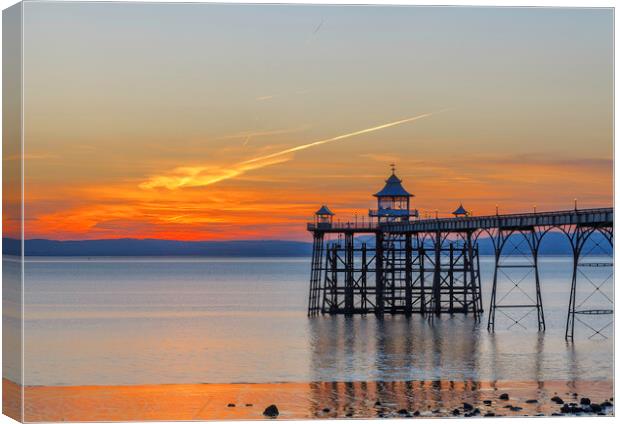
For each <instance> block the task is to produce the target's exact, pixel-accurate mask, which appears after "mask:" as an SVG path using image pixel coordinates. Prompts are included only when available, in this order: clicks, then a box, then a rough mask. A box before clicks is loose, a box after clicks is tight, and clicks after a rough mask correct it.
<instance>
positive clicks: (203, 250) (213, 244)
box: [2, 232, 612, 257]
mask: <svg viewBox="0 0 620 424" xmlns="http://www.w3.org/2000/svg"><path fill="white" fill-rule="evenodd" d="M358 241H366V242H367V243H368V246H369V247H373V242H374V240H373V239H372V238H367V237H360V238H359V239H358ZM522 241H523V240H522V239H520V237H519V236H518V235H515V236H513V237H511V239H510V242H509V243H508V244H507V247H506V249H505V251H504V253H505V254H515V253H514V249H512V248H511V246H512V245H518V244H519V243H520V242H522ZM591 241H592V242H593V243H600V245H601V247H602V249H601V248H598V249H595V250H594V252H596V253H604V254H609V253H611V252H612V249H611V247H610V246H609V244H608V243H607V241H605V240H604V238H603V237H602V236H601V235H600V234H598V233H597V234H594V235H593V236H592V238H591ZM521 244H522V246H525V242H524V241H523V243H521ZM478 246H479V252H480V254H481V255H493V244H492V242H491V240H490V239H489V238H481V239H479V240H478ZM25 248H26V256H207V257H304V256H310V255H311V254H312V244H311V243H309V242H301V241H287V240H239V241H175V240H158V239H106V240H79V241H58V240H44V239H32V240H26V243H25ZM19 249H20V242H19V240H16V239H10V238H4V239H3V240H2V251H3V253H4V254H9V255H16V254H18V252H19ZM540 254H541V255H571V254H572V251H571V248H570V244H569V243H568V240H567V239H566V236H565V235H564V234H561V233H556V232H551V233H549V234H547V235H546V236H545V238H544V239H543V242H542V244H541V247H540Z"/></svg>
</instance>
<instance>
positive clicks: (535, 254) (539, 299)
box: [531, 230, 545, 331]
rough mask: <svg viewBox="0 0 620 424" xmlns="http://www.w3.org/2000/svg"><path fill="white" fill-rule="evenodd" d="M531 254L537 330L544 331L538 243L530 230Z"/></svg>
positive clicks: (533, 232)
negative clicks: (532, 258) (534, 280)
mask: <svg viewBox="0 0 620 424" xmlns="http://www.w3.org/2000/svg"><path fill="white" fill-rule="evenodd" d="M531 237H532V256H533V257H534V277H535V278H536V314H537V317H538V331H545V312H544V311H543V303H542V294H541V292H540V275H539V273H538V247H539V245H540V243H539V240H538V237H537V236H536V232H535V231H534V230H532V234H531Z"/></svg>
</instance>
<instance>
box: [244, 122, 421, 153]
mask: <svg viewBox="0 0 620 424" xmlns="http://www.w3.org/2000/svg"><path fill="white" fill-rule="evenodd" d="M431 115H433V113H430V112H429V113H424V114H422V115H418V116H414V117H412V118H407V119H401V120H400V121H394V122H390V123H387V124H383V125H378V126H376V127H372V128H366V129H363V130H359V131H354V132H351V133H348V134H342V135H338V136H336V137H331V138H326V139H324V140H319V141H314V142H312V143H308V144H302V145H301V146H296V147H291V148H290V149H285V150H281V151H279V152H276V153H271V154H269V155H265V156H259V157H256V158H253V159H249V160H246V161H244V162H241V164H246V163H253V162H259V161H262V160H266V159H272V158H275V157H278V156H282V155H287V154H290V153H295V152H299V151H301V150H306V149H309V148H311V147H316V146H320V145H321V144H326V143H331V142H332V141H338V140H344V139H345V138H351V137H355V136H358V135H362V134H366V133H370V132H374V131H379V130H383V129H385V128H390V127H395V126H396V125H402V124H406V123H407V122H413V121H417V120H418V119H422V118H427V117H429V116H431Z"/></svg>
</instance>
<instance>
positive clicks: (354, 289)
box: [307, 167, 613, 340]
mask: <svg viewBox="0 0 620 424" xmlns="http://www.w3.org/2000/svg"><path fill="white" fill-rule="evenodd" d="M374 196H375V197H376V199H377V208H376V209H372V210H369V217H368V219H367V220H364V221H362V222H359V221H358V220H357V219H356V220H355V221H354V222H333V217H334V213H333V212H332V211H331V210H330V209H329V207H327V206H325V205H324V206H322V207H321V208H320V209H319V210H318V211H317V212H316V213H315V219H314V221H313V222H311V223H308V225H307V229H308V231H310V232H311V233H312V235H313V249H312V270H311V276H310V288H309V296H308V315H309V316H316V315H318V314H344V315H354V314H376V315H383V314H405V315H411V314H423V315H425V316H428V317H429V318H432V317H433V316H438V315H441V314H464V315H470V316H471V317H472V318H473V319H477V320H480V319H481V317H482V313H483V312H484V310H483V299H482V294H481V277H480V261H479V247H478V240H479V238H480V237H485V238H488V239H490V240H491V242H492V245H493V255H494V258H495V264H494V273H493V283H492V291H491V298H490V299H489V300H488V318H487V322H486V323H487V329H488V330H489V331H494V330H495V325H496V318H497V316H498V313H499V314H501V315H502V316H503V317H505V318H506V319H508V321H509V322H510V323H511V324H510V327H509V328H512V327H514V326H523V325H522V321H523V319H524V318H525V317H527V316H529V315H530V314H535V316H536V322H537V329H538V331H544V330H545V315H544V308H543V299H542V295H541V284H542V282H541V279H540V274H539V250H540V245H541V242H542V241H543V239H544V237H545V236H546V235H547V234H549V233H551V232H559V233H562V234H564V235H565V236H566V238H567V240H568V242H569V244H570V247H571V250H572V258H573V267H572V279H571V281H569V282H567V290H568V287H570V294H569V296H568V298H569V304H568V305H567V317H566V329H565V338H566V339H567V340H572V339H573V337H574V334H575V322H580V323H581V324H583V325H584V326H585V327H586V328H588V329H589V330H590V331H591V333H592V336H594V335H602V331H603V330H604V329H605V328H607V327H609V326H610V325H612V323H613V299H611V298H610V297H608V296H607V295H605V294H604V293H603V292H602V291H601V287H602V286H603V285H604V284H607V283H609V282H610V281H611V283H612V284H613V257H612V256H610V255H609V254H608V253H607V254H604V253H603V254H601V252H608V251H609V250H610V249H613V208H597V209H577V206H576V204H575V208H574V209H571V210H561V211H549V212H535V213H523V214H499V213H496V214H495V215H488V216H471V214H470V213H469V212H468V211H467V210H466V209H465V208H464V207H463V205H460V206H459V207H458V208H457V209H456V210H455V211H454V212H453V216H454V217H453V218H438V217H436V218H435V219H420V218H419V214H418V212H417V211H416V210H415V209H412V208H411V198H412V197H413V195H412V194H410V193H409V192H407V190H406V189H405V188H404V187H403V185H402V180H400V179H399V178H398V177H397V176H396V173H395V169H394V167H392V174H391V175H390V176H389V178H388V179H387V180H386V182H385V186H384V188H383V189H382V190H381V191H379V192H377V193H376V194H375V195H374ZM595 235H596V236H595ZM603 244H608V245H607V246H604V245H603ZM515 257H518V258H521V259H523V258H525V260H521V261H515V260H514V258H515ZM601 270H603V277H600V275H601ZM595 274H596V275H595ZM526 277H527V278H531V279H533V282H534V284H533V287H531V288H529V289H526V288H524V287H523V281H524V280H525V278H526ZM596 278H599V281H596ZM500 290H502V291H503V292H504V293H503V295H501V296H499V295H498V293H499V291H500ZM578 290H582V291H583V290H590V292H589V293H590V294H589V295H585V296H583V299H580V300H578V299H577V292H578ZM594 294H602V295H603V297H604V298H606V299H607V300H608V302H607V303H608V305H607V306H605V307H600V305H599V306H596V307H589V306H588V300H590V299H591V298H592V296H593V295H594ZM600 315H609V316H610V319H611V321H610V322H609V323H606V324H602V325H601V324H600V323H599V324H593V323H592V322H590V321H588V317H593V316H600Z"/></svg>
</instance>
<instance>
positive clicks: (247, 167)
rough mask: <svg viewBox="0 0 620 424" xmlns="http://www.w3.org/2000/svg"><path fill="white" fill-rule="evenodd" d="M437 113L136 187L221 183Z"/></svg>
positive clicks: (184, 172)
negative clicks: (294, 156)
mask: <svg viewBox="0 0 620 424" xmlns="http://www.w3.org/2000/svg"><path fill="white" fill-rule="evenodd" d="M440 112H443V110H442V111H439V112H433V113H431V112H429V113H424V114H422V115H418V116H413V117H411V118H406V119H401V120H400V121H394V122H389V123H387V124H383V125H377V126H376V127H371V128H366V129H363V130H359V131H354V132H351V133H348V134H342V135H338V136H336V137H330V138H326V139H324V140H319V141H314V142H312V143H308V144H302V145H301V146H296V147H291V148H289V149H285V150H280V151H279V152H275V153H271V154H269V155H264V156H258V157H255V158H252V159H248V160H246V161H243V162H239V163H237V164H235V165H232V166H230V167H227V168H222V167H218V166H212V167H207V166H198V167H179V168H176V169H174V170H172V172H171V173H170V174H167V175H156V176H152V177H150V178H149V180H148V181H145V182H143V183H141V184H140V185H139V187H140V188H143V189H152V188H156V187H165V188H168V189H170V190H175V189H178V188H182V187H203V186H208V185H211V184H215V183H217V182H220V181H224V180H229V179H231V178H235V177H238V176H240V175H243V174H245V173H246V172H248V171H253V170H255V169H261V168H265V167H267V166H272V165H276V164H279V163H283V162H286V161H289V160H291V156H290V154H291V153H295V152H299V151H302V150H306V149H310V148H312V147H316V146H320V145H322V144H327V143H331V142H334V141H339V140H344V139H346V138H351V137H355V136H358V135H362V134H367V133H371V132H374V131H379V130H383V129H386V128H390V127H395V126H397V125H402V124H406V123H407V122H413V121H417V120H418V119H422V118H427V117H429V116H431V115H434V114H436V113H440Z"/></svg>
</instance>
